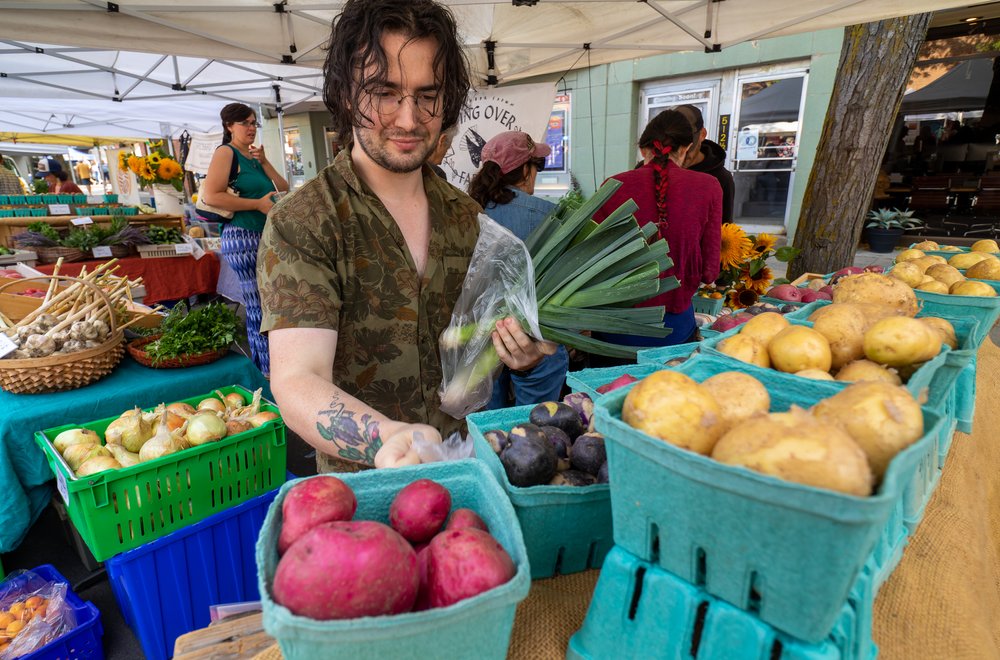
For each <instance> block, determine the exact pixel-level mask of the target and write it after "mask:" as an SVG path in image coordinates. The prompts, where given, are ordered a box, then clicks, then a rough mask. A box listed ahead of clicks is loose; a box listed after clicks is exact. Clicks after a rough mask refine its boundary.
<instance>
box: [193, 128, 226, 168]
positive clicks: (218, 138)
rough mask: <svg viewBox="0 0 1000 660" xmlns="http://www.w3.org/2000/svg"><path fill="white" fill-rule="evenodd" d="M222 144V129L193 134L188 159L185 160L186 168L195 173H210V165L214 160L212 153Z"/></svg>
mask: <svg viewBox="0 0 1000 660" xmlns="http://www.w3.org/2000/svg"><path fill="white" fill-rule="evenodd" d="M221 144H222V132H221V131H220V132H218V133H194V134H192V135H191V146H190V147H188V155H187V160H186V161H184V169H185V170H187V171H188V172H194V173H195V174H208V165H209V163H211V162H212V155H213V154H214V153H215V150H216V149H218V148H219V146H220V145H221Z"/></svg>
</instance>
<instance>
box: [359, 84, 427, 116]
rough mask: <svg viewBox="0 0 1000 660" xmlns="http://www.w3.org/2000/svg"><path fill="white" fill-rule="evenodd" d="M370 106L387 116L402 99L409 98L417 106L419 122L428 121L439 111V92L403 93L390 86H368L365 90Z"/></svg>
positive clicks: (397, 107)
mask: <svg viewBox="0 0 1000 660" xmlns="http://www.w3.org/2000/svg"><path fill="white" fill-rule="evenodd" d="M365 94H367V95H368V98H369V99H370V102H371V105H372V107H373V108H374V109H375V110H376V111H378V114H379V116H380V117H389V116H391V115H392V114H394V113H395V112H397V111H398V110H399V107H400V106H401V105H403V100H404V99H407V98H410V99H413V103H414V105H415V106H416V108H417V118H418V119H419V120H420V121H421V122H427V121H430V120H431V119H432V118H434V117H436V116H437V115H438V114H440V112H441V93H440V92H439V91H438V90H436V89H434V90H425V91H421V92H417V93H416V94H404V93H402V92H401V91H399V90H398V89H394V88H392V87H381V86H379V87H370V88H368V89H366V90H365Z"/></svg>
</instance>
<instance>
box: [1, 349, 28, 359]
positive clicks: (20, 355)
mask: <svg viewBox="0 0 1000 660" xmlns="http://www.w3.org/2000/svg"><path fill="white" fill-rule="evenodd" d="M4 357H6V358H10V359H11V360H27V359H28V358H30V357H31V355H29V354H28V351H25V350H23V349H20V348H19V349H17V350H16V351H11V352H10V353H8V354H7V355H5V356H4Z"/></svg>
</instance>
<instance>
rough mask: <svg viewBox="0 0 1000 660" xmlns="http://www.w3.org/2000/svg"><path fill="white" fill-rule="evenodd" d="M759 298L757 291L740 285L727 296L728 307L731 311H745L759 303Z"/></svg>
mask: <svg viewBox="0 0 1000 660" xmlns="http://www.w3.org/2000/svg"><path fill="white" fill-rule="evenodd" d="M758 298H760V296H759V295H758V294H757V292H756V291H754V290H753V289H747V288H745V287H743V286H742V285H740V286H738V287H736V288H735V289H732V290H730V291H729V293H727V294H726V306H727V307H729V308H730V309H744V308H746V307H749V306H750V305H753V304H754V303H755V302H757V300H758Z"/></svg>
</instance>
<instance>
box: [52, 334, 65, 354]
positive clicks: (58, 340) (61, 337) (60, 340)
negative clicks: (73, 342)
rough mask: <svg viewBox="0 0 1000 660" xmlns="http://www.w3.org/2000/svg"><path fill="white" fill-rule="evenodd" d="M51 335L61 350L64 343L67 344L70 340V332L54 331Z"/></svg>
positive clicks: (57, 347) (57, 348)
mask: <svg viewBox="0 0 1000 660" xmlns="http://www.w3.org/2000/svg"><path fill="white" fill-rule="evenodd" d="M51 336H52V341H53V342H55V345H56V350H57V351H58V350H61V349H62V347H63V344H65V343H66V342H67V341H69V333H68V332H54V333H52V335H51Z"/></svg>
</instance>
